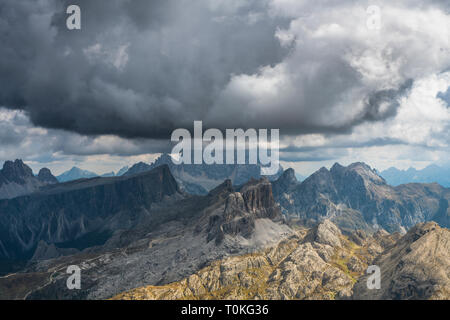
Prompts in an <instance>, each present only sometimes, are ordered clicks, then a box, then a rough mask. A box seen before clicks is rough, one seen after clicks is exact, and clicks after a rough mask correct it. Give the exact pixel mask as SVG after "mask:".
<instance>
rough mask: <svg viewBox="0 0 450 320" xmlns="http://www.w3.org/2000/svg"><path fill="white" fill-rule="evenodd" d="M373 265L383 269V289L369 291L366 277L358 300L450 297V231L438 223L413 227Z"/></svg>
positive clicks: (358, 287) (356, 292)
mask: <svg viewBox="0 0 450 320" xmlns="http://www.w3.org/2000/svg"><path fill="white" fill-rule="evenodd" d="M372 264H373V265H377V266H379V267H380V272H381V288H380V289H379V290H376V289H374V290H368V289H367V285H366V283H367V279H368V276H363V277H361V279H359V280H358V282H357V284H356V285H355V288H354V294H353V298H354V299H449V298H450V230H448V229H445V228H440V227H439V226H438V225H437V224H436V223H434V222H428V223H422V224H418V225H417V226H415V227H413V228H411V229H410V230H409V231H408V233H407V234H406V235H405V236H403V237H402V238H401V239H400V240H399V241H398V242H397V243H396V244H395V245H394V246H392V247H391V248H389V249H388V250H386V251H385V252H383V254H381V255H380V256H379V257H377V258H376V259H375V260H374V261H373V262H372Z"/></svg>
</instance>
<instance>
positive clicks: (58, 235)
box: [0, 166, 181, 262]
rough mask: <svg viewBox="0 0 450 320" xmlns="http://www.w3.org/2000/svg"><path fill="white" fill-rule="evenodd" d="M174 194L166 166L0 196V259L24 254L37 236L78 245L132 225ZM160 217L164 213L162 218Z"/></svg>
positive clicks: (95, 241) (98, 241) (93, 242)
mask: <svg viewBox="0 0 450 320" xmlns="http://www.w3.org/2000/svg"><path fill="white" fill-rule="evenodd" d="M177 195H179V196H180V197H181V195H180V194H179V189H178V185H177V183H176V181H175V179H174V178H173V177H172V175H171V174H170V171H169V168H168V167H167V166H162V167H159V168H156V169H155V170H153V171H150V172H147V173H145V174H142V175H137V176H130V177H119V178H94V179H91V180H81V181H74V182H69V183H64V184H56V185H48V186H47V187H46V188H45V189H41V190H40V191H39V192H38V193H34V194H32V195H29V196H23V197H18V198H14V199H10V200H0V261H2V262H5V261H7V260H20V259H25V260H26V259H28V258H30V257H31V255H32V254H33V252H34V251H35V249H36V246H37V244H38V243H39V241H41V240H43V241H45V242H46V243H48V244H58V245H59V246H60V247H69V248H70V247H71V248H78V249H83V248H85V247H89V246H93V245H98V244H102V243H104V242H105V241H106V240H107V239H108V237H110V236H111V234H112V233H113V232H114V231H116V230H119V229H126V228H131V227H133V226H134V225H136V224H137V223H139V222H140V221H141V220H142V219H144V217H145V216H146V215H147V214H148V213H147V212H148V209H149V208H150V207H151V206H152V205H154V204H156V203H160V202H162V201H164V200H165V199H166V198H168V197H171V196H177ZM161 219H163V218H161Z"/></svg>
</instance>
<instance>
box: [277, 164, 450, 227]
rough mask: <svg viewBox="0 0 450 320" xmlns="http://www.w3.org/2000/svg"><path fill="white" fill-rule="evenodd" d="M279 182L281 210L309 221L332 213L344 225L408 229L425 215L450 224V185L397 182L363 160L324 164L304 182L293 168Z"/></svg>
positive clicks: (309, 222)
mask: <svg viewBox="0 0 450 320" xmlns="http://www.w3.org/2000/svg"><path fill="white" fill-rule="evenodd" d="M273 185H274V187H273V190H274V197H275V200H276V201H277V202H278V203H279V204H280V206H281V210H282V211H283V212H284V213H285V214H286V215H294V216H296V217H298V219H300V220H302V222H303V223H304V224H306V225H308V224H311V223H317V222H320V221H321V220H323V219H331V220H333V221H334V222H335V223H336V224H337V225H338V226H340V227H341V228H343V229H365V230H370V229H378V228H383V229H385V230H387V231H389V232H393V231H402V232H404V231H406V230H408V229H409V228H411V227H413V226H414V225H416V224H417V223H420V222H424V221H436V222H438V223H439V224H440V225H442V226H444V227H447V228H448V227H450V210H449V205H448V204H449V201H450V189H448V188H444V187H442V186H440V185H439V184H437V183H431V184H419V183H410V184H405V185H400V186H396V187H393V186H390V185H388V184H387V183H386V181H385V180H384V179H383V178H382V177H381V176H379V175H378V173H377V171H376V170H374V169H372V168H370V167H369V166H368V165H366V164H364V163H361V162H358V163H354V164H351V165H350V166H348V167H344V166H341V165H340V164H338V163H336V164H335V165H333V167H332V168H331V169H330V170H328V169H326V168H321V169H320V170H318V171H316V172H315V173H313V174H312V175H311V176H310V177H308V178H307V179H305V180H304V181H303V182H302V183H299V182H298V181H297V180H296V178H295V174H294V172H293V170H292V169H288V170H286V171H285V172H284V173H283V175H282V176H281V177H280V178H279V179H278V180H277V181H274V182H273Z"/></svg>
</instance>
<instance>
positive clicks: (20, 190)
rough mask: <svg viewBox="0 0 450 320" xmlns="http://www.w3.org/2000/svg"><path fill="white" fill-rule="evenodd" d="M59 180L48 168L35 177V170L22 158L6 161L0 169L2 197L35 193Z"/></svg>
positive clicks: (9, 197) (0, 191) (0, 195)
mask: <svg viewBox="0 0 450 320" xmlns="http://www.w3.org/2000/svg"><path fill="white" fill-rule="evenodd" d="M57 182H58V181H57V180H56V178H55V177H54V176H53V175H52V174H51V172H50V170H49V169H47V168H43V169H41V171H40V172H39V175H38V176H37V177H35V176H34V175H33V171H32V170H31V168H30V167H28V166H27V165H26V164H25V163H23V161H22V160H20V159H17V160H15V161H14V162H13V161H6V162H5V163H4V165H3V169H2V170H0V199H12V198H15V197H18V196H22V195H26V194H30V193H33V192H35V191H37V190H39V188H41V187H43V186H45V185H48V184H54V183H57Z"/></svg>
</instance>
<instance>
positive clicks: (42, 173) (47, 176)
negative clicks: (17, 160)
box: [37, 168, 58, 183]
mask: <svg viewBox="0 0 450 320" xmlns="http://www.w3.org/2000/svg"><path fill="white" fill-rule="evenodd" d="M37 178H38V179H39V181H41V182H45V183H58V180H57V179H56V178H55V176H54V175H53V174H52V172H51V171H50V169H48V168H42V169H41V170H39V173H38V175H37Z"/></svg>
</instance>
